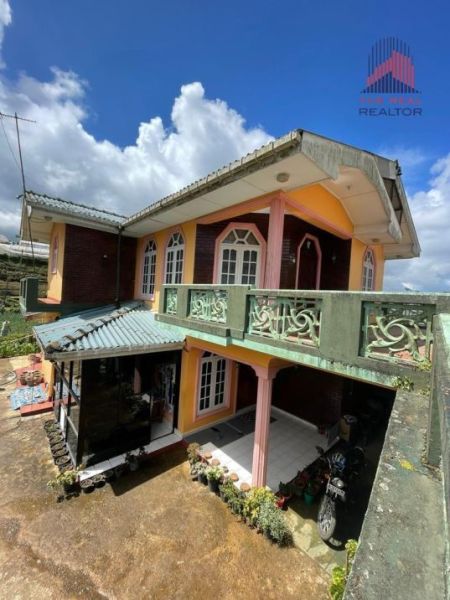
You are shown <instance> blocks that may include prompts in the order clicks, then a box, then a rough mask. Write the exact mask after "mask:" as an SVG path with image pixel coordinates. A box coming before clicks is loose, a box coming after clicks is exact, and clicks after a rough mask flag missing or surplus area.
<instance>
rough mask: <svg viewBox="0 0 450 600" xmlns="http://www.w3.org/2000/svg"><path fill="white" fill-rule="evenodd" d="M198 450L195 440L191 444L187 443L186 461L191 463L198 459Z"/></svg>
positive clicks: (198, 445) (198, 446)
mask: <svg viewBox="0 0 450 600" xmlns="http://www.w3.org/2000/svg"><path fill="white" fill-rule="evenodd" d="M199 450H200V444H197V442H192V444H189V446H188V447H187V455H188V461H189V462H190V463H191V465H192V464H194V463H196V462H198V461H199V460H200V456H199V455H198V452H199Z"/></svg>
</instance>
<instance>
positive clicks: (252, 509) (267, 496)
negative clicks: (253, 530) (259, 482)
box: [242, 487, 275, 525]
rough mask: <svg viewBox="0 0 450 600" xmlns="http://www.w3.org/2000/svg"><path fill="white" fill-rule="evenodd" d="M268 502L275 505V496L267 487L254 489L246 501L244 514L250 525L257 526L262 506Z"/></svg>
mask: <svg viewBox="0 0 450 600" xmlns="http://www.w3.org/2000/svg"><path fill="white" fill-rule="evenodd" d="M267 502H271V503H272V504H274V503H275V494H274V493H273V492H271V491H270V490H268V489H267V488H265V487H255V488H252V489H251V490H250V491H249V492H248V493H247V495H246V497H245V499H244V505H243V510H242V514H243V515H244V517H245V518H246V519H247V520H248V521H249V523H250V525H256V522H257V520H258V517H259V511H260V509H261V506H262V505H263V504H265V503H267Z"/></svg>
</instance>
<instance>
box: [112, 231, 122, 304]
mask: <svg viewBox="0 0 450 600" xmlns="http://www.w3.org/2000/svg"><path fill="white" fill-rule="evenodd" d="M117 230H118V233H117V257H116V297H115V298H114V304H115V305H116V307H117V308H120V254H121V247H122V231H123V227H122V225H119V227H118V228H117Z"/></svg>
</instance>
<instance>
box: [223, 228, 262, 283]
mask: <svg viewBox="0 0 450 600" xmlns="http://www.w3.org/2000/svg"><path fill="white" fill-rule="evenodd" d="M235 229H244V230H246V231H247V232H248V233H252V234H253V235H254V237H255V238H256V240H257V242H258V245H257V246H256V245H255V244H224V240H225V239H226V238H227V237H228V235H229V234H230V233H231V232H232V231H233V230H235ZM225 249H235V250H236V249H242V251H240V252H238V255H237V259H238V260H237V261H236V267H237V268H236V272H235V275H236V277H237V276H238V275H239V281H237V282H235V283H234V284H231V283H222V265H223V251H224V250H225ZM266 249H267V243H266V240H265V239H264V237H263V236H262V234H261V232H260V231H259V229H258V227H257V226H256V224H255V223H240V222H238V221H234V222H232V223H229V224H228V225H227V226H226V227H225V229H224V230H223V231H222V232H221V233H220V234H219V235H218V236H217V238H216V247H215V253H214V255H215V259H214V274H213V283H216V284H217V285H249V286H252V287H254V288H258V287H261V288H262V287H264V273H265V264H266ZM245 250H248V251H252V250H254V251H256V252H257V258H256V261H257V262H256V273H255V283H254V284H242V283H241V281H242V275H243V273H242V265H243V262H244V261H243V255H244V252H245ZM238 269H240V270H238Z"/></svg>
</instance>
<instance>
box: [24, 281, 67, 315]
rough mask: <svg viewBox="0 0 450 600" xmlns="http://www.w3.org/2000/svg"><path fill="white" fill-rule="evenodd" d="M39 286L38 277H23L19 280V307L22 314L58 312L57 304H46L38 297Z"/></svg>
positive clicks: (44, 299)
mask: <svg viewBox="0 0 450 600" xmlns="http://www.w3.org/2000/svg"><path fill="white" fill-rule="evenodd" d="M39 288H40V284H39V278H38V277H24V278H23V279H21V280H20V293H19V305H20V309H21V311H22V312H23V313H37V312H55V311H60V310H61V309H60V306H59V304H55V303H54V302H48V301H47V299H46V298H42V297H40V296H39V292H40V289H39Z"/></svg>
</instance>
